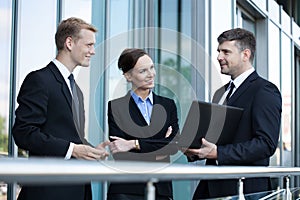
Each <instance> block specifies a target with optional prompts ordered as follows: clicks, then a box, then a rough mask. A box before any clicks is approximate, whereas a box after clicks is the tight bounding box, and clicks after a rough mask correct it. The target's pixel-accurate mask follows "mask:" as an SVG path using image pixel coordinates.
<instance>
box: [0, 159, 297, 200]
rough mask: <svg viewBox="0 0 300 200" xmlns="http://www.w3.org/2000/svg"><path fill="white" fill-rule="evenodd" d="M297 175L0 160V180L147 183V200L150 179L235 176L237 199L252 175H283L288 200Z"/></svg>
mask: <svg viewBox="0 0 300 200" xmlns="http://www.w3.org/2000/svg"><path fill="white" fill-rule="evenodd" d="M299 175H300V168H299V167H237V166H195V165H188V164H174V163H173V164H169V163H168V164H166V163H149V162H147V163H144V162H121V161H118V162H116V161H99V162H92V161H78V160H68V161H66V160H61V159H22V158H17V159H16V158H1V159H0V181H4V182H6V183H16V182H18V183H43V184H47V183H70V182H72V183H74V182H77V183H83V182H90V181H101V182H102V181H110V182H137V181H138V182H147V191H148V193H147V199H148V200H152V199H155V188H154V187H153V183H154V182H157V181H166V180H199V179H239V186H238V187H239V188H238V191H239V199H244V194H243V180H244V179H246V178H253V177H282V178H284V179H285V183H286V188H285V192H286V195H285V199H286V200H291V199H292V197H291V193H290V189H289V178H290V177H291V176H299Z"/></svg>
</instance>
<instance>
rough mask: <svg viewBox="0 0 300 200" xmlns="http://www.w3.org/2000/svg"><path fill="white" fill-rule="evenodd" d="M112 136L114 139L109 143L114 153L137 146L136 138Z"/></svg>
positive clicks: (126, 150)
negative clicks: (126, 138) (127, 138)
mask: <svg viewBox="0 0 300 200" xmlns="http://www.w3.org/2000/svg"><path fill="white" fill-rule="evenodd" d="M110 138H111V139H113V140H114V141H112V142H110V144H109V149H110V151H111V153H112V154H115V153H119V152H128V151H130V150H131V149H134V148H135V141H134V140H125V139H123V138H120V137H117V136H110Z"/></svg>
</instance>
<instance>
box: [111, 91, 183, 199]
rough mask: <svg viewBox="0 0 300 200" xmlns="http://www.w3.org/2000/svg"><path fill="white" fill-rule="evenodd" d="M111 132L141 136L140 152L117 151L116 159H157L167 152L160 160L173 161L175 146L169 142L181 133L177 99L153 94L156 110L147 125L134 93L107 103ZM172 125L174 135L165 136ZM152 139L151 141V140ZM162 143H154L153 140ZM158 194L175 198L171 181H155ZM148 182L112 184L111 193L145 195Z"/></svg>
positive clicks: (124, 135) (133, 137) (119, 134)
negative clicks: (133, 96) (171, 157)
mask: <svg viewBox="0 0 300 200" xmlns="http://www.w3.org/2000/svg"><path fill="white" fill-rule="evenodd" d="M108 124H109V135H110V136H118V137H121V138H124V139H126V140H134V139H138V140H139V144H140V147H141V150H140V151H136V150H132V151H130V152H125V153H117V154H114V155H113V156H114V159H115V160H131V161H149V162H155V161H157V160H156V156H157V155H167V156H166V157H165V158H164V159H163V160H160V161H159V162H167V163H168V162H170V156H169V155H171V154H175V153H176V152H177V151H178V149H177V147H176V146H172V145H167V144H168V142H169V141H172V140H173V139H175V137H176V134H177V133H178V130H179V127H178V118H177V108H176V105H175V102H174V101H173V100H171V99H169V98H165V97H162V96H158V95H155V94H154V93H153V110H152V115H151V122H150V125H149V126H148V124H147V122H146V121H145V119H144V117H143V115H142V114H141V112H140V110H139V108H138V106H137V105H136V103H135V102H134V100H133V98H132V97H131V94H130V93H128V94H127V95H126V96H124V97H121V98H119V99H115V100H112V101H110V102H109V103H108ZM169 126H172V129H173V131H172V134H171V135H170V137H168V138H165V135H166V132H167V130H168V127H169ZM151 140H152V142H151ZM155 140H156V141H157V140H159V141H161V142H153V141H155ZM155 186H156V193H157V194H159V195H161V196H167V197H172V184H171V182H170V181H168V182H159V183H156V184H155ZM145 188H146V184H145V183H120V184H119V183H111V184H110V186H109V190H108V193H109V194H134V195H144V194H145Z"/></svg>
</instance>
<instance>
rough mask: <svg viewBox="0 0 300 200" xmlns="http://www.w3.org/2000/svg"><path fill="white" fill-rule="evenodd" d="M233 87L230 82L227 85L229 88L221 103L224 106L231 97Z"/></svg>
mask: <svg viewBox="0 0 300 200" xmlns="http://www.w3.org/2000/svg"><path fill="white" fill-rule="evenodd" d="M234 87H235V85H234V83H233V82H230V84H229V86H228V88H229V92H228V94H227V95H226V98H225V100H224V103H223V104H224V105H226V104H227V102H228V100H229V98H230V96H231V95H232V92H233V89H234Z"/></svg>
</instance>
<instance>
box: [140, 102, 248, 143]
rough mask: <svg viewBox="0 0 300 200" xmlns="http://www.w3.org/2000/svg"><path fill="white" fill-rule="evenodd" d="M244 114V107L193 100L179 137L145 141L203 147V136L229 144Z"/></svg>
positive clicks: (214, 141) (210, 140)
mask: <svg viewBox="0 0 300 200" xmlns="http://www.w3.org/2000/svg"><path fill="white" fill-rule="evenodd" d="M242 114H243V109H242V108H237V107H232V106H227V105H220V104H215V103H208V102H203V101H193V102H192V104H191V107H190V109H189V112H188V114H187V117H186V120H185V123H184V126H183V128H182V132H181V134H180V136H179V137H176V138H174V139H173V140H171V141H170V140H169V139H168V138H163V139H149V140H144V141H147V142H149V143H161V144H165V145H169V147H170V148H171V147H172V148H174V145H175V146H176V148H182V147H184V148H194V149H198V148H200V147H201V145H202V142H201V139H202V138H205V139H206V140H207V141H209V142H212V143H214V144H219V145H220V144H221V145H222V144H229V143H231V142H232V138H234V135H235V132H236V130H237V128H238V126H239V121H240V119H241V116H242Z"/></svg>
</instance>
